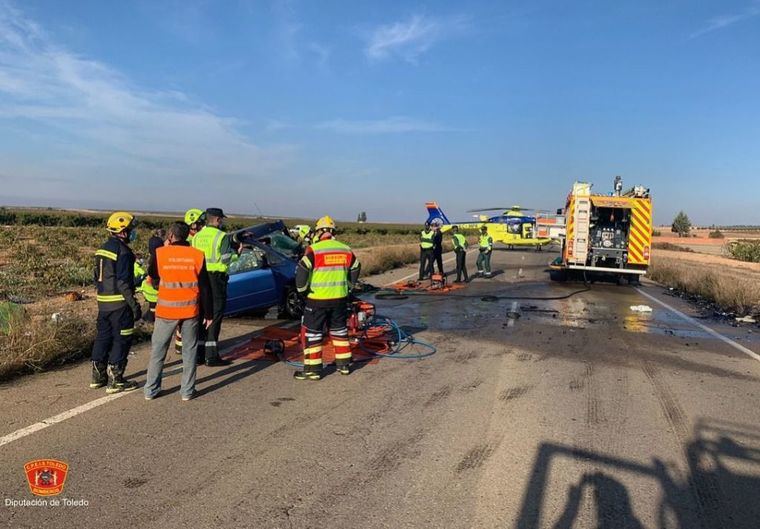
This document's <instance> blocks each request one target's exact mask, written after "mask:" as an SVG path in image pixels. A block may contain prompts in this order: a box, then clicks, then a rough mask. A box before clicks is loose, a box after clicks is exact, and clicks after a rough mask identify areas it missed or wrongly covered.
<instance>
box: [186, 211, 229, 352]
mask: <svg viewBox="0 0 760 529" xmlns="http://www.w3.org/2000/svg"><path fill="white" fill-rule="evenodd" d="M225 218H226V215H225V214H224V212H223V211H222V210H221V209H219V208H208V209H207V210H206V225H205V226H204V227H203V228H202V229H201V231H199V232H198V233H196V234H195V237H193V243H192V244H193V248H198V249H199V250H201V251H202V252H203V253H204V254H205V256H206V270H208V275H209V283H210V284H211V296H212V298H213V305H214V310H213V320H212V322H211V325H209V327H208V328H207V329H206V328H203V327H201V333H200V334H201V336H200V341H199V344H198V363H203V362H204V361H205V364H206V365H207V366H212V367H216V366H227V365H230V364H231V363H232V362H230V361H229V360H224V359H222V358H221V357H220V356H219V334H220V331H221V330H222V319H223V318H224V309H225V307H226V306H227V282H228V281H229V276H228V275H227V272H228V270H229V266H230V262H231V261H232V258H233V253H234V252H233V250H232V244H231V242H230V237H229V235H227V234H226V233H225V232H223V231H222V230H221V228H222V225H223V223H224V219H225Z"/></svg>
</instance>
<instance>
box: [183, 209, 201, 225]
mask: <svg viewBox="0 0 760 529" xmlns="http://www.w3.org/2000/svg"><path fill="white" fill-rule="evenodd" d="M202 216H203V211H201V210H200V209H196V208H193V209H188V210H187V211H186V212H185V224H187V225H188V226H190V225H191V224H195V223H196V222H198V220H199V219H200V218H201V217H202Z"/></svg>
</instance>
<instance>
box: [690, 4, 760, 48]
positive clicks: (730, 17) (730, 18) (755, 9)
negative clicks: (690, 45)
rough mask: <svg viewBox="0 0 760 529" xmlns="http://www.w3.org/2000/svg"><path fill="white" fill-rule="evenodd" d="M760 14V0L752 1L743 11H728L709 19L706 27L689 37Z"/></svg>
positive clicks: (698, 35)
mask: <svg viewBox="0 0 760 529" xmlns="http://www.w3.org/2000/svg"><path fill="white" fill-rule="evenodd" d="M758 15H760V0H755V1H754V2H752V4H750V5H749V6H748V7H746V8H745V9H744V10H742V11H739V12H737V13H727V14H724V15H719V16H717V17H713V18H711V19H710V20H708V21H707V25H706V26H705V27H704V28H702V29H700V30H699V31H695V32H694V33H692V34H691V35H689V38H692V39H694V38H697V37H700V36H702V35H704V34H706V33H710V32H712V31H716V30H719V29H723V28H726V27H728V26H732V25H734V24H736V23H737V22H742V21H744V20H747V19H749V18H752V17H756V16H758Z"/></svg>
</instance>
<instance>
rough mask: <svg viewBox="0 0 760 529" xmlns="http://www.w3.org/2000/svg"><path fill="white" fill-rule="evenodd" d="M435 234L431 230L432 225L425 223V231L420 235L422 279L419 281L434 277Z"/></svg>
mask: <svg viewBox="0 0 760 529" xmlns="http://www.w3.org/2000/svg"><path fill="white" fill-rule="evenodd" d="M434 236H435V233H434V232H433V230H431V229H430V223H429V222H426V223H425V229H424V230H422V232H421V233H420V277H419V280H420V281H422V280H423V279H425V278H427V277H430V276H431V275H433V246H434V243H433V237H434Z"/></svg>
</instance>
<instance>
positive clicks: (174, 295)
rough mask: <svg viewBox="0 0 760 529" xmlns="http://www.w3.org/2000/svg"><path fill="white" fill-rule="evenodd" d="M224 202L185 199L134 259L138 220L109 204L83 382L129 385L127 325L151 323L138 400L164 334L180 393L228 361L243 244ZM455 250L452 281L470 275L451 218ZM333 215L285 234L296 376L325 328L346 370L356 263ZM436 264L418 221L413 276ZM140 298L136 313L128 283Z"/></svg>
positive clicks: (434, 229) (187, 395)
mask: <svg viewBox="0 0 760 529" xmlns="http://www.w3.org/2000/svg"><path fill="white" fill-rule="evenodd" d="M225 218H226V216H225V214H224V211H223V210H222V209H220V208H208V209H206V210H205V211H202V210H200V209H190V210H188V211H187V212H186V213H185V217H184V219H183V220H178V221H176V222H173V223H171V225H170V226H168V228H167V229H159V230H156V231H155V232H154V233H153V234H152V236H151V238H150V239H149V241H148V256H147V262H145V263H144V262H138V261H137V260H136V258H135V255H134V253H133V252H132V250H131V248H130V243H132V242H134V241H135V239H136V237H137V220H136V218H135V216H134V215H132V214H131V213H127V212H124V211H118V212H116V213H113V214H112V215H111V216H110V217H109V218H108V221H107V225H106V229H107V230H108V232H109V234H110V237H109V238H108V240H106V242H105V243H103V245H102V246H101V247H100V248H99V249H98V250H97V251H96V252H95V272H94V278H95V284H96V287H97V301H98V316H97V335H96V338H95V343H94V345H93V349H92V380H91V382H90V387H91V388H102V387H105V388H106V392H107V393H109V394H111V393H119V392H123V391H132V390H135V389H137V388H138V385H137V383H136V382H135V381H133V380H128V379H126V378H125V377H124V373H125V370H126V367H127V360H128V358H129V350H130V347H131V346H132V340H133V335H134V332H135V325H136V323H137V322H138V321H140V320H145V321H147V322H150V323H152V324H153V334H152V338H151V352H150V358H149V360H148V367H147V379H146V382H145V386H144V387H143V391H144V394H145V398H146V399H147V400H152V399H154V398H156V397H158V396H159V394H160V392H161V379H162V373H163V367H164V360H165V358H166V354H167V351H168V349H169V348H170V346H171V344H172V342H174V347H175V348H176V349H177V352H179V353H181V355H182V380H181V384H180V396H181V398H182V400H183V401H188V400H191V399H193V398H194V397H195V396H196V390H195V378H196V369H197V366H198V365H206V366H209V367H219V366H227V365H230V364H231V362H230V361H229V360H227V359H224V358H222V357H221V356H220V355H219V335H220V331H221V327H222V319H223V316H224V311H225V304H226V300H227V282H228V279H229V276H228V272H229V267H230V263H232V262H233V261H234V260H235V259H236V258H237V255H238V253H239V252H240V251H241V250H242V245H241V244H240V242H239V241H238V238H237V237H235V235H234V234H229V233H227V232H225V231H224V222H225V221H224V219H225ZM451 234H452V242H453V245H454V252H455V255H456V280H455V283H460V282H462V281H465V282H467V281H469V276H468V274H467V268H466V262H465V257H466V252H467V239H466V238H465V236H464V235H463V234H461V233H459V229H458V227H457V226H453V227H452V229H451ZM335 235H336V227H335V222H334V221H333V219H332V218H330V217H329V216H325V217H322V218H320V219H319V220H318V221H317V222H316V224H315V226H314V228H313V229H312V228H310V227H309V226H299V229H297V230H294V232H293V233H292V236H293V238H294V239H296V240H297V241H298V242H299V244H300V248H301V251H300V255H301V257H300V259H299V261H298V264H297V267H296V288H297V290H298V292H299V294H300V295H301V296H303V298H304V308H303V316H302V319H301V325H302V335H303V337H304V340H303V343H302V347H303V368H302V369H300V370H298V371H296V372H295V374H294V377H295V378H296V379H297V380H319V379H320V378H321V377H322V368H323V365H322V344H323V341H324V338H325V334H327V335H329V338H330V340H331V342H332V346H333V349H334V351H335V367H336V371H337V372H338V373H340V374H342V375H348V374H350V372H351V347H350V343H349V337H348V329H347V322H346V319H347V304H348V300H349V296H350V295H351V291H352V288H353V287H354V286H355V285H356V284H357V281H358V279H359V273H360V270H361V266H360V264H359V260H358V259H357V258H356V255H355V254H354V252H353V251H352V250H351V248H350V247H349V246H348V245H346V244H344V243H342V242H340V241H338V240H337V239H336V237H335ZM478 250H479V255H478V260H477V268H478V275H482V276H484V277H490V276H491V265H490V260H491V252H492V250H493V239H492V238H491V237H490V236H489V235H488V232H487V230H486V228H485V227H483V228H482V230H481V234H480V238H479V243H478ZM434 266H437V268H438V273H439V274H440V275H444V271H443V234H442V232H441V229H440V226H439V225H436V224H432V225H431V224H430V223H426V224H425V227H424V229H423V230H422V232H421V233H420V269H419V280H420V281H422V280H425V279H427V278H430V277H432V276H433V274H434ZM138 289H139V291H141V292H142V294H143V297H144V298H145V301H146V302H147V303H148V307H147V310H146V311H145V313H143V310H142V307H141V304H140V303H139V301H138V299H137V296H136V292H137V290H138Z"/></svg>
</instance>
